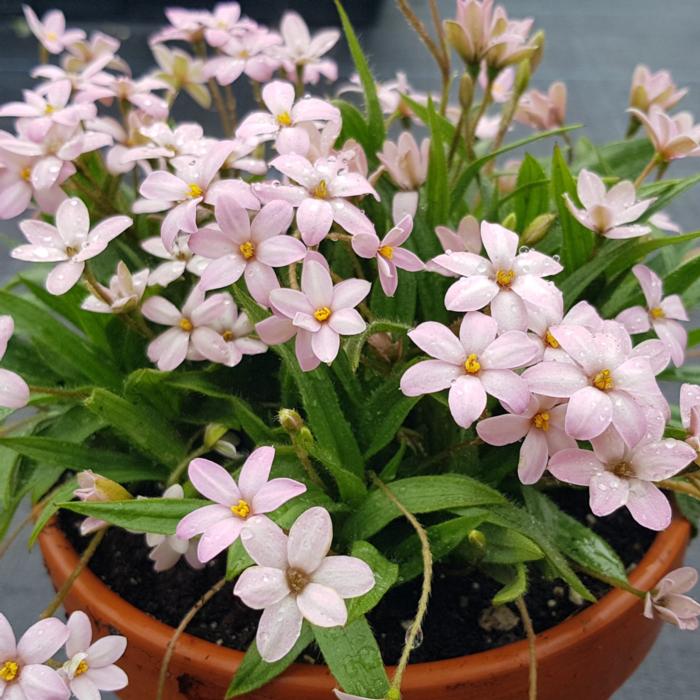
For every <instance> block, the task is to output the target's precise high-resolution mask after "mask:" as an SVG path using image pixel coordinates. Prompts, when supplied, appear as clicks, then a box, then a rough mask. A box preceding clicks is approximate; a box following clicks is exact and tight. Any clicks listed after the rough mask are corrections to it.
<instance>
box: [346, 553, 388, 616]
mask: <svg viewBox="0 0 700 700" xmlns="http://www.w3.org/2000/svg"><path fill="white" fill-rule="evenodd" d="M350 554H351V555H352V556H353V557H357V558H358V559H362V561H364V562H365V563H366V564H368V565H369V567H370V568H371V569H372V571H373V572H374V588H372V590H371V591H369V592H368V593H365V594H364V595H362V596H359V597H358V598H351V599H350V600H348V602H347V606H348V619H350V620H353V619H355V618H356V617H360V616H361V615H366V614H367V613H368V612H369V611H370V610H372V608H374V606H375V605H377V603H379V601H380V600H381V599H382V598H383V597H384V594H385V593H386V592H387V591H388V590H389V589H390V588H391V587H392V586H393V585H394V584H395V583H396V579H397V577H398V575H399V566H398V564H394V563H392V562H390V561H389V560H388V559H387V558H386V557H384V556H383V555H382V554H381V553H380V552H379V550H378V549H376V548H375V547H373V546H372V545H371V544H370V543H369V542H363V541H359V542H355V543H353V545H352V551H351V552H350Z"/></svg>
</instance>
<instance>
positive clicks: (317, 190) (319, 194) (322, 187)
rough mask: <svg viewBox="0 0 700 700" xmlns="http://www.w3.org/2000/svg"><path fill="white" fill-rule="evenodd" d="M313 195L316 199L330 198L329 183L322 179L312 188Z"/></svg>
mask: <svg viewBox="0 0 700 700" xmlns="http://www.w3.org/2000/svg"><path fill="white" fill-rule="evenodd" d="M311 196H312V197H316V199H328V185H327V184H326V181H325V180H321V182H319V183H318V185H316V187H314V188H313V189H312V190H311Z"/></svg>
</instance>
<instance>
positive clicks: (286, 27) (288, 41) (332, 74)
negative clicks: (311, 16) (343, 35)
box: [275, 10, 340, 85]
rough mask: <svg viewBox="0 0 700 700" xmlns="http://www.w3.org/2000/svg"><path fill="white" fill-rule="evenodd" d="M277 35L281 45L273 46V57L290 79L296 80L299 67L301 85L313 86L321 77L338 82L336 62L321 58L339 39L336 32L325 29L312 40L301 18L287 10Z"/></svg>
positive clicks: (338, 33)
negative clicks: (308, 84) (279, 34)
mask: <svg viewBox="0 0 700 700" xmlns="http://www.w3.org/2000/svg"><path fill="white" fill-rule="evenodd" d="M280 33H281V34H282V39H283V40H284V44H283V45H282V46H279V47H275V54H276V55H277V56H278V57H279V59H280V60H281V61H282V67H283V69H284V70H285V71H286V73H287V77H288V78H289V79H290V80H295V79H296V72H297V68H300V69H301V71H302V73H301V79H302V81H303V82H304V83H311V84H312V85H315V84H316V83H318V81H319V80H320V78H321V76H323V77H325V78H326V80H329V81H330V82H334V81H335V80H337V79H338V65H337V64H336V62H335V61H333V60H331V59H328V58H325V59H324V58H323V56H324V55H325V54H326V53H328V52H329V51H330V50H331V49H332V48H333V47H334V46H335V45H336V44H337V43H338V39H340V32H339V31H338V30H337V29H324V30H322V31H320V32H317V33H316V34H315V35H314V36H313V37H312V36H311V34H310V33H309V28H308V27H307V26H306V22H304V20H303V18H302V17H301V15H299V14H298V13H297V12H294V11H290V10H288V11H287V12H285V13H284V15H282V21H281V22H280Z"/></svg>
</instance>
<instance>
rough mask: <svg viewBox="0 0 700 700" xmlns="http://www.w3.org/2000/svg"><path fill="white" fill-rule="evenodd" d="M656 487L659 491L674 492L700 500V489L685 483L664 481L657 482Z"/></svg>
mask: <svg viewBox="0 0 700 700" xmlns="http://www.w3.org/2000/svg"><path fill="white" fill-rule="evenodd" d="M656 485H657V486H658V487H659V488H660V489H666V490H667V491H675V492H676V493H684V494H686V495H688V496H694V497H695V498H698V499H700V488H698V487H697V486H695V485H694V484H689V483H687V482H685V481H672V480H671V479H666V480H665V481H657V482H656Z"/></svg>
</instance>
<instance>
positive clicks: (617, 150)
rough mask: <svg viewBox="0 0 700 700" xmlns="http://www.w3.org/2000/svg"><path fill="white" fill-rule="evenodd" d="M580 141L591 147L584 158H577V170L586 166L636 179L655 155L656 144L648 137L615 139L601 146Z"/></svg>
mask: <svg viewBox="0 0 700 700" xmlns="http://www.w3.org/2000/svg"><path fill="white" fill-rule="evenodd" d="M579 143H580V144H582V143H583V144H587V145H588V146H589V148H588V151H587V153H586V154H585V156H584V157H583V158H577V159H576V160H575V162H574V167H575V171H576V172H579V171H580V170H581V169H582V168H586V169H587V170H595V171H596V172H599V173H601V174H603V175H607V176H617V177H619V178H622V179H623V180H634V178H635V177H637V175H639V173H640V172H641V171H642V168H644V166H645V165H646V164H647V163H648V162H649V160H651V157H652V156H653V155H654V146H653V145H652V143H651V141H650V140H649V139H648V138H639V139H625V140H624V141H614V142H613V143H608V144H606V145H605V146H600V147H596V146H594V145H593V144H591V143H590V141H586V140H585V139H581V140H580V141H579Z"/></svg>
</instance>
